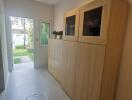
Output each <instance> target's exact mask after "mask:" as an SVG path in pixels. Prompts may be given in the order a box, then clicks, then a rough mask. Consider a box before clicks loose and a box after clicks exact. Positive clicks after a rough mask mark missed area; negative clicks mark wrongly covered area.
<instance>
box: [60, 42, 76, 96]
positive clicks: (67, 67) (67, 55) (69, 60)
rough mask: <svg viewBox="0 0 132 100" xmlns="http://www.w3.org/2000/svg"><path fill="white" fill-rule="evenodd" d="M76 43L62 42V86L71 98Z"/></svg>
mask: <svg viewBox="0 0 132 100" xmlns="http://www.w3.org/2000/svg"><path fill="white" fill-rule="evenodd" d="M76 45H77V42H69V41H64V42H63V55H64V56H63V57H64V63H63V73H64V74H63V76H64V77H63V83H62V86H63V88H64V90H65V91H66V93H67V94H68V95H69V96H70V97H72V92H73V91H72V90H73V82H74V75H75V74H74V73H75V66H76V49H77V46H76Z"/></svg>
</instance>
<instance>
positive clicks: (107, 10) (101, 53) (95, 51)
mask: <svg viewBox="0 0 132 100" xmlns="http://www.w3.org/2000/svg"><path fill="white" fill-rule="evenodd" d="M128 8H129V5H128V1H127V0H94V1H93V2H90V3H88V4H85V5H83V6H81V7H79V8H77V9H76V10H72V11H70V12H68V13H66V16H65V18H64V19H65V21H64V23H65V25H64V32H66V34H67V35H66V36H65V33H64V40H56V39H49V41H54V42H49V49H52V48H53V50H49V60H51V61H49V70H50V72H51V73H53V75H54V76H55V77H56V78H57V80H59V81H60V83H61V85H62V88H63V89H64V90H65V91H66V93H67V94H68V95H69V96H70V97H71V98H72V100H114V95H115V90H116V82H117V76H118V71H119V66H120V57H121V51H122V44H123V38H124V37H125V34H124V33H125V27H126V20H127V13H128ZM74 11H75V12H74ZM71 12H72V13H71ZM75 15H76V16H78V17H77V19H76V20H74V21H69V20H71V19H72V20H73V19H75ZM71 16H72V18H71ZM67 18H70V19H67ZM67 21H68V22H67ZM73 23H74V24H75V25H73ZM68 25H70V26H68ZM68 29H70V30H68ZM75 29H76V31H75ZM72 33H74V35H73V34H72ZM75 34H76V35H75ZM73 41H74V42H73ZM53 45H54V46H53Z"/></svg>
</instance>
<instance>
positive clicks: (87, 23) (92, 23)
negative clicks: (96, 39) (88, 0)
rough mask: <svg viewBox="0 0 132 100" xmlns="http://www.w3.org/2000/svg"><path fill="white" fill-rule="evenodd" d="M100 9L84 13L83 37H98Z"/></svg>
mask: <svg viewBox="0 0 132 100" xmlns="http://www.w3.org/2000/svg"><path fill="white" fill-rule="evenodd" d="M101 17H102V7H99V8H96V9H92V10H90V11H86V12H85V13H84V26H83V36H100V28H101Z"/></svg>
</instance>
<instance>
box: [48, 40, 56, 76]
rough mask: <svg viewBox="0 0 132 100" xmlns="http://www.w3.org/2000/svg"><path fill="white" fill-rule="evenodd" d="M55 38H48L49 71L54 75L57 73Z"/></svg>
mask: <svg viewBox="0 0 132 100" xmlns="http://www.w3.org/2000/svg"><path fill="white" fill-rule="evenodd" d="M54 42H55V41H54V39H49V40H48V44H49V46H48V70H49V72H50V73H51V74H52V75H54V74H55V68H54V60H55V58H54V57H55V55H54V54H55V43H54Z"/></svg>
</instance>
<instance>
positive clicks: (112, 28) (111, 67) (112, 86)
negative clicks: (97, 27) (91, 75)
mask: <svg viewBox="0 0 132 100" xmlns="http://www.w3.org/2000/svg"><path fill="white" fill-rule="evenodd" d="M111 3H112V4H111V12H110V24H109V29H108V44H107V48H106V54H105V63H104V71H103V79H102V87H101V95H100V100H114V96H115V90H116V83H117V77H118V71H119V67H120V58H121V52H122V45H123V38H124V36H125V27H126V21H127V13H128V7H129V6H128V1H126V0H113V1H112V2H111Z"/></svg>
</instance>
